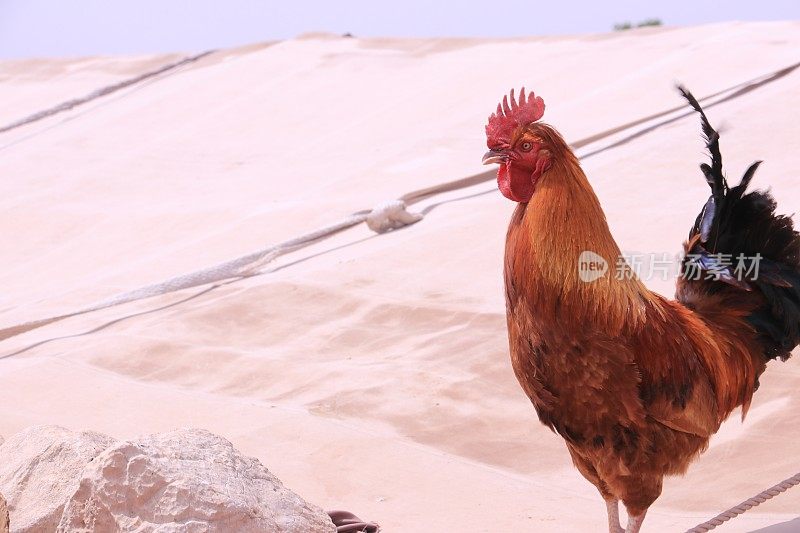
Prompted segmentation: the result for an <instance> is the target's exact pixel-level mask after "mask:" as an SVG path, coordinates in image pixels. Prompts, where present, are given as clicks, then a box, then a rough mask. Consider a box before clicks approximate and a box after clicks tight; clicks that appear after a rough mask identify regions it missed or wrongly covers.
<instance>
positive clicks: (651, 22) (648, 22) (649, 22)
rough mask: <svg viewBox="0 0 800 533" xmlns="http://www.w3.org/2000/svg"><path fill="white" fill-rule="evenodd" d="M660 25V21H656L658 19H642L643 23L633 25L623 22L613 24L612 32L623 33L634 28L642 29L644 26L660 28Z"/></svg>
mask: <svg viewBox="0 0 800 533" xmlns="http://www.w3.org/2000/svg"><path fill="white" fill-rule="evenodd" d="M661 24H662V22H661V19H658V18H649V19H644V20H643V21H641V22H638V23H637V24H635V25H634V24H631V23H630V22H628V21H625V22H619V23H617V24H614V31H625V30H629V29H631V28H634V27H635V28H644V27H645V26H661Z"/></svg>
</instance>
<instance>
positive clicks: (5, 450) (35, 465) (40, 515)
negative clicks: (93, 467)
mask: <svg viewBox="0 0 800 533" xmlns="http://www.w3.org/2000/svg"><path fill="white" fill-rule="evenodd" d="M112 442H113V439H111V438H110V437H107V436H105V435H101V434H99V433H91V432H80V433H78V432H73V431H70V430H68V429H65V428H62V427H58V426H34V427H30V428H28V429H25V430H24V431H21V432H19V433H17V434H16V435H14V436H12V437H9V439H8V440H7V441H5V442H4V443H3V444H2V446H0V494H2V495H3V496H5V499H6V501H7V504H8V510H9V512H10V515H11V527H12V528H13V531H14V532H15V533H17V532H19V533H22V532H41V531H54V530H55V528H56V526H57V525H58V522H59V520H60V519H61V513H62V511H63V509H64V504H65V503H66V501H67V499H68V498H69V497H70V496H72V494H74V492H75V491H76V490H77V489H78V480H79V479H80V476H81V472H83V470H84V468H85V467H86V465H87V464H88V463H90V462H91V461H92V459H93V458H94V457H95V456H97V454H98V453H100V452H101V451H103V450H104V449H106V448H107V447H108V446H109V445H111V443H112ZM0 509H1V508H0ZM1 516H2V513H0V517H1ZM1 521H2V518H0V523H2V522H1ZM2 531H3V529H2V527H0V532H2Z"/></svg>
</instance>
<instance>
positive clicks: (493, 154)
mask: <svg viewBox="0 0 800 533" xmlns="http://www.w3.org/2000/svg"><path fill="white" fill-rule="evenodd" d="M506 161H508V155H507V154H505V153H503V152H501V151H499V150H489V151H488V152H486V153H485V154H483V164H484V165H491V164H492V163H505V162H506Z"/></svg>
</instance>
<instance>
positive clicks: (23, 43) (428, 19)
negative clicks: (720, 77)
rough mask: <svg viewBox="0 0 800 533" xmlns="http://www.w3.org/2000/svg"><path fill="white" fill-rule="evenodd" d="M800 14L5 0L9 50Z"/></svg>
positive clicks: (720, 6) (768, 7) (461, 33)
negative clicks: (326, 34)
mask: <svg viewBox="0 0 800 533" xmlns="http://www.w3.org/2000/svg"><path fill="white" fill-rule="evenodd" d="M648 18H659V19H661V20H662V21H663V23H664V24H665V25H678V26H683V25H696V24H703V23H709V22H721V21H729V20H747V21H753V20H787V19H792V20H800V0H759V1H753V0H726V1H722V2H713V1H711V0H670V1H642V0H607V1H602V0H598V1H574V0H545V1H531V0H527V1H526V0H501V1H500V2H496V1H495V2H492V1H488V0H483V1H476V0H465V1H462V2H435V1H434V0H397V1H395V2H387V1H381V0H373V1H368V0H332V1H324V0H277V1H273V0H261V1H258V0H216V1H215V0H0V58H29V57H64V56H85V55H113V54H141V53H152V52H193V51H201V50H206V49H210V48H225V47H231V46H238V45H243V44H251V43H256V42H263V41H273V40H278V39H287V38H291V37H294V36H297V35H300V34H303V33H308V32H315V31H325V32H331V33H336V34H342V33H345V32H350V33H352V34H353V35H355V36H357V37H374V36H397V37H516V36H522V35H553V34H578V33H597V32H606V31H610V30H611V29H612V28H613V26H614V24H616V23H621V22H626V21H629V22H633V23H636V22H639V21H641V20H645V19H648Z"/></svg>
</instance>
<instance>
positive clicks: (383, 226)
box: [366, 200, 422, 233]
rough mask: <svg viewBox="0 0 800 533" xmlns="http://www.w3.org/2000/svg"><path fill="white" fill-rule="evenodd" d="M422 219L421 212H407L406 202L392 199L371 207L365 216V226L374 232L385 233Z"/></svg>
mask: <svg viewBox="0 0 800 533" xmlns="http://www.w3.org/2000/svg"><path fill="white" fill-rule="evenodd" d="M420 220H422V213H409V212H408V211H407V210H406V203H405V202H404V201H402V200H392V201H391V202H386V203H385V204H381V205H379V206H377V207H376V208H375V209H373V210H372V211H371V212H370V213H369V214H368V215H367V218H366V221H367V226H369V229H371V230H372V231H374V232H375V233H386V232H387V231H389V230H393V229H399V228H402V227H403V226H408V225H409V224H413V223H415V222H419V221H420Z"/></svg>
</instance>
